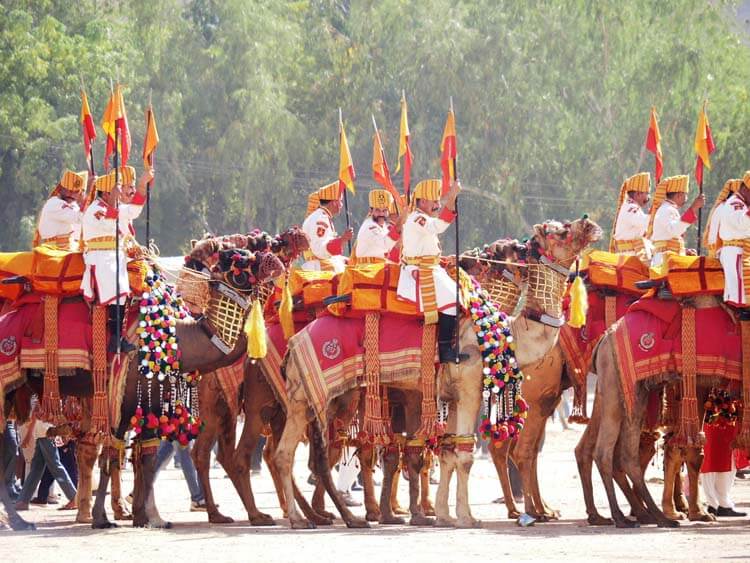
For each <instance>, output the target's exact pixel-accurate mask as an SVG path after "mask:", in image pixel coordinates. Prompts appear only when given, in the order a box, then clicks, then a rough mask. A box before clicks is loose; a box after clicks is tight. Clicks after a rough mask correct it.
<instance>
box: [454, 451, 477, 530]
mask: <svg viewBox="0 0 750 563" xmlns="http://www.w3.org/2000/svg"><path fill="white" fill-rule="evenodd" d="M456 457H457V463H456V468H457V473H458V485H457V488H456V516H458V527H459V528H480V527H481V526H482V523H481V522H480V521H479V520H477V519H476V518H474V517H473V516H472V515H471V505H470V504H469V474H470V473H471V466H472V465H473V464H474V449H473V447H472V449H470V450H464V449H459V450H458V451H457V452H456Z"/></svg>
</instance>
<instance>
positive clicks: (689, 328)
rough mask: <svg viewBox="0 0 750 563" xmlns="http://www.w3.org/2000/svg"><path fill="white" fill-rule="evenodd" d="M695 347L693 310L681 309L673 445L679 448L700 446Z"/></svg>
mask: <svg viewBox="0 0 750 563" xmlns="http://www.w3.org/2000/svg"><path fill="white" fill-rule="evenodd" d="M696 353H697V350H696V346H695V309H693V308H690V307H683V308H682V392H681V395H682V400H681V401H680V404H681V406H680V423H679V427H678V429H677V433H676V434H675V437H674V438H673V443H674V444H677V445H680V446H688V447H698V446H702V445H703V442H704V441H705V439H702V438H701V432H700V428H701V421H700V420H699V419H698V398H697V396H696V377H697V365H696V358H695V356H696Z"/></svg>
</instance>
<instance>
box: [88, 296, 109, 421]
mask: <svg viewBox="0 0 750 563" xmlns="http://www.w3.org/2000/svg"><path fill="white" fill-rule="evenodd" d="M91 329H92V332H93V348H94V361H93V364H94V369H93V371H94V374H93V375H94V406H93V412H92V415H91V433H92V434H94V435H97V434H105V435H108V434H109V433H110V427H109V412H108V405H107V308H106V306H104V305H95V306H94V312H93V322H92V326H91Z"/></svg>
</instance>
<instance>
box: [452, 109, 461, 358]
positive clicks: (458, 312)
mask: <svg viewBox="0 0 750 563" xmlns="http://www.w3.org/2000/svg"><path fill="white" fill-rule="evenodd" d="M450 110H451V113H452V114H453V119H454V120H455V118H456V114H455V113H454V111H453V96H451V97H450ZM456 137H457V138H458V133H456ZM453 179H454V180H455V181H456V182H458V139H456V156H454V157H453ZM453 207H454V211H455V213H456V364H458V363H460V361H461V360H460V359H459V356H460V352H461V338H460V335H461V331H460V330H459V325H460V324H461V295H460V285H459V278H460V276H459V265H458V262H459V260H458V257H459V248H460V236H459V232H458V196H456V200H455V202H454V203H453Z"/></svg>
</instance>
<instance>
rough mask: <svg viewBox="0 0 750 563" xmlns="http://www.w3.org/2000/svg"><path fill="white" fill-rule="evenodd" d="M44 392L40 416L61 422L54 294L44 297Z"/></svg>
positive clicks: (52, 422)
mask: <svg viewBox="0 0 750 563" xmlns="http://www.w3.org/2000/svg"><path fill="white" fill-rule="evenodd" d="M43 302H44V393H43V395H42V404H41V418H42V420H45V421H46V422H49V423H51V424H54V425H58V424H62V423H63V422H64V421H65V419H64V417H63V414H62V402H61V398H60V380H59V379H58V363H57V351H58V340H57V337H58V334H57V324H58V323H57V320H58V318H57V312H58V306H59V304H60V299H59V297H58V296H56V295H45V296H44V299H43Z"/></svg>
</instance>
